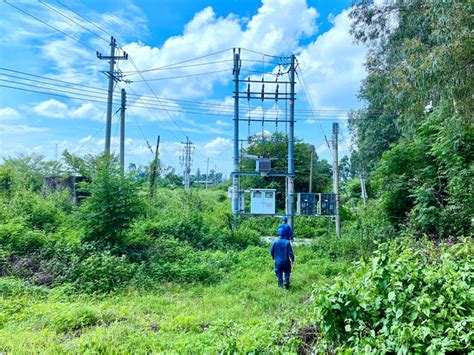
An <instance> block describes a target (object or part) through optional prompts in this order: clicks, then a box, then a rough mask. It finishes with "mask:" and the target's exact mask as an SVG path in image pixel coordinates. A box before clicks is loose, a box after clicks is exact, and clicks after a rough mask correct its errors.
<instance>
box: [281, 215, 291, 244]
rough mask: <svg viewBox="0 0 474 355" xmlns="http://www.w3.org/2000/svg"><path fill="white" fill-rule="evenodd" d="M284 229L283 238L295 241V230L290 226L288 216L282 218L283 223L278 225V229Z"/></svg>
mask: <svg viewBox="0 0 474 355" xmlns="http://www.w3.org/2000/svg"><path fill="white" fill-rule="evenodd" d="M280 228H282V230H283V234H282V236H283V238H284V239H286V240H290V241H292V240H293V229H291V226H290V225H289V224H288V218H287V217H286V216H283V217H281V223H280V224H279V225H278V229H280Z"/></svg>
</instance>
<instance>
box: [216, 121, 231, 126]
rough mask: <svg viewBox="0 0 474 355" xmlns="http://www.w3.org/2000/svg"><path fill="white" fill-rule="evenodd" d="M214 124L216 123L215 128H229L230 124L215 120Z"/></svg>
mask: <svg viewBox="0 0 474 355" xmlns="http://www.w3.org/2000/svg"><path fill="white" fill-rule="evenodd" d="M215 123H216V125H217V126H220V127H228V126H230V122H227V121H221V120H217V121H216V122H215Z"/></svg>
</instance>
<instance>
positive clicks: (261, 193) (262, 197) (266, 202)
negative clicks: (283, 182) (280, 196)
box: [250, 189, 276, 214]
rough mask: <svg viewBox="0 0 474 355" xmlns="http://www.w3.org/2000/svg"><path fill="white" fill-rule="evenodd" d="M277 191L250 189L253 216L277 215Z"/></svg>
mask: <svg viewBox="0 0 474 355" xmlns="http://www.w3.org/2000/svg"><path fill="white" fill-rule="evenodd" d="M275 191H276V190H275V189H250V213H251V214H275Z"/></svg>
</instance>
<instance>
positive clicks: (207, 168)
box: [206, 158, 209, 190]
mask: <svg viewBox="0 0 474 355" xmlns="http://www.w3.org/2000/svg"><path fill="white" fill-rule="evenodd" d="M208 176H209V158H207V166H206V190H207V181H208Z"/></svg>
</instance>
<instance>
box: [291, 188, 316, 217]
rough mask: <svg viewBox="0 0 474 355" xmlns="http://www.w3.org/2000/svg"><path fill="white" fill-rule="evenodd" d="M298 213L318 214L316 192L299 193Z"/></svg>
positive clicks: (305, 214)
mask: <svg viewBox="0 0 474 355" xmlns="http://www.w3.org/2000/svg"><path fill="white" fill-rule="evenodd" d="M296 213H297V214H299V215H304V216H313V215H315V214H316V194H313V193H303V192H299V193H298V200H297V204H296Z"/></svg>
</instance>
